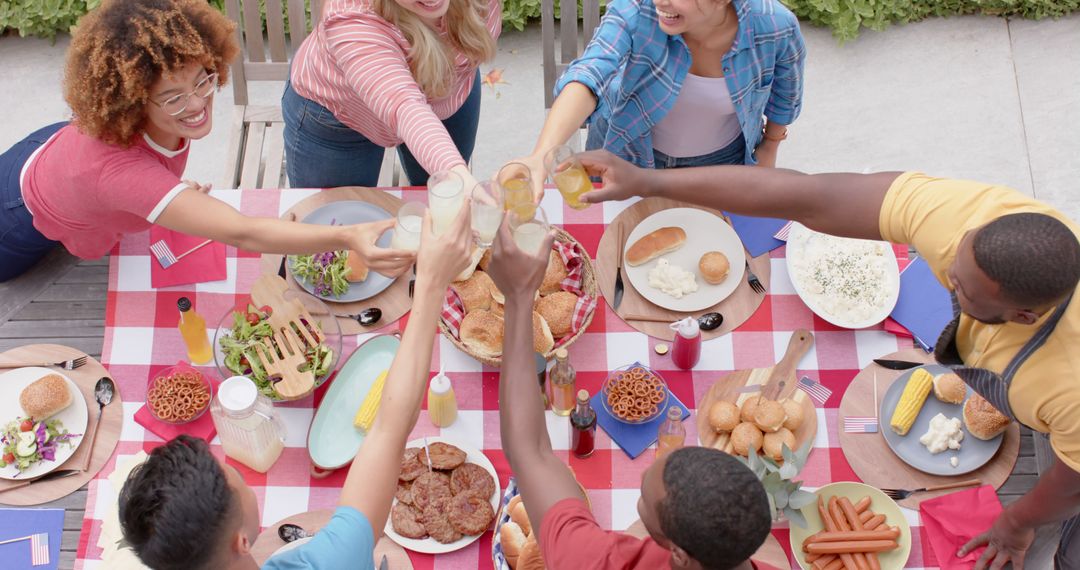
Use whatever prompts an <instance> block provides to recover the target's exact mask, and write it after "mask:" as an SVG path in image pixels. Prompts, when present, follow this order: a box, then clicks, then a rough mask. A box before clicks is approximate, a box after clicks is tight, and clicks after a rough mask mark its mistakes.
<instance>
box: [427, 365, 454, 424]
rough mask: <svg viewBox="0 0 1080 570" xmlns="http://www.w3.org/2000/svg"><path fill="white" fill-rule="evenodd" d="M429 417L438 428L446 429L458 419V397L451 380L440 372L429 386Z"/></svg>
mask: <svg viewBox="0 0 1080 570" xmlns="http://www.w3.org/2000/svg"><path fill="white" fill-rule="evenodd" d="M428 416H430V417H431V423H433V424H435V426H436V427H441V428H444V427H446V426H449V425H450V424H452V423H454V420H456V419H457V397H456V396H454V387H453V386H451V385H450V378H448V377H447V376H446V375H445V374H443V373H442V370H440V371H439V373H438V374H436V375H435V376H434V377H433V378H432V379H431V383H430V384H429V385H428Z"/></svg>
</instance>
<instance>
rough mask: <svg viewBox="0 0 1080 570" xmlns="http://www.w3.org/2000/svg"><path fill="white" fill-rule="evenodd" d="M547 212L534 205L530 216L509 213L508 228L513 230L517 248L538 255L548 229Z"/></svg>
mask: <svg viewBox="0 0 1080 570" xmlns="http://www.w3.org/2000/svg"><path fill="white" fill-rule="evenodd" d="M550 227H551V226H550V225H548V220H547V214H546V213H545V212H544V209H543V208H540V207H536V208H535V211H534V212H533V215H532V216H529V217H523V216H518V215H516V214H514V213H513V212H511V213H510V230H511V231H512V232H514V243H516V244H517V246H518V249H520V250H521V251H524V252H525V253H529V254H532V255H540V254H541V251H540V249H541V248H542V247H543V246H544V240H545V239H546V238H547V234H548V230H549V228H550Z"/></svg>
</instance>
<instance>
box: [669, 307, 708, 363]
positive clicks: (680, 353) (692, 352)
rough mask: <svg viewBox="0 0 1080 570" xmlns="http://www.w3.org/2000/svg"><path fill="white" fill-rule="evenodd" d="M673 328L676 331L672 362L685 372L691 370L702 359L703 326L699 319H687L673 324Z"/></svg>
mask: <svg viewBox="0 0 1080 570" xmlns="http://www.w3.org/2000/svg"><path fill="white" fill-rule="evenodd" d="M671 328H672V330H674V331H675V343H674V346H673V347H672V348H671V362H673V363H674V364H675V366H678V367H679V368H682V369H683V370H690V369H691V368H693V367H694V366H695V365H697V363H698V360H700V359H701V326H700V325H699V324H698V322H697V319H695V318H693V317H686V318H685V319H683V320H681V321H678V322H675V323H672V324H671Z"/></svg>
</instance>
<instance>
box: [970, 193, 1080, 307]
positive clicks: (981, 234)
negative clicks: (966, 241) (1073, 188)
mask: <svg viewBox="0 0 1080 570" xmlns="http://www.w3.org/2000/svg"><path fill="white" fill-rule="evenodd" d="M972 248H973V249H974V252H975V264H976V265H978V266H979V269H982V270H983V271H984V272H985V273H986V276H987V277H989V278H990V279H992V280H993V281H994V283H997V284H998V286H999V287H1001V294H1002V295H1003V296H1004V297H1005V298H1006V300H1008V301H1011V302H1013V303H1018V304H1021V305H1024V308H1028V309H1034V308H1039V307H1043V306H1045V305H1047V304H1048V303H1053V302H1056V301H1060V300H1061V299H1062V298H1063V297H1065V295H1067V294H1069V292H1071V291H1072V290H1074V289H1076V285H1077V282H1080V242H1078V241H1077V239H1076V234H1075V233H1073V231H1072V230H1071V229H1070V228H1069V226H1067V225H1065V224H1064V223H1063V222H1062V221H1061V220H1058V219H1057V218H1054V217H1052V216H1048V215H1046V214H1039V213H1034V212H1027V213H1021V214H1008V215H1005V216H1001V217H1000V218H998V219H996V220H994V221H992V222H990V223H989V224H986V225H985V226H983V227H982V228H980V229H979V231H978V233H976V234H975V241H974V242H973V243H972Z"/></svg>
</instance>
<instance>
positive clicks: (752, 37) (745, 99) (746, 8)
mask: <svg viewBox="0 0 1080 570" xmlns="http://www.w3.org/2000/svg"><path fill="white" fill-rule="evenodd" d="M733 2H734V5H735V12H736V14H737V15H738V18H739V30H738V33H737V35H736V37H735V42H734V44H733V46H732V49H731V51H729V52H728V53H727V54H725V55H724V58H723V70H724V77H725V78H726V80H727V86H728V91H730V93H731V101H732V103H734V104H735V112H736V114H737V115H738V117H739V124H740V125H741V126H742V134H743V137H744V138H745V140H746V159H745V163H746V164H755V163H756V162H757V160H756V159H755V158H754V149H755V148H757V145H758V143H759V142H761V138H762V129H763V127H764V123H763V120H762V116H763V115H764V116H765V117H767V118H768V120H769V121H770V122H774V123H778V124H781V125H789V124H791V123H792V122H793V121H795V118H796V117H798V116H799V110H800V108H801V105H802V92H803V62H804V60H805V59H806V50H805V46H804V44H803V37H802V32H800V31H799V21H798V19H796V18H795V15H794V14H792V13H791V11H790V10H788V9H787V8H785V7H784V6H783V5H781V4H780V2H779V1H778V0H733ZM690 62H691V56H690V49H689V48H688V47H687V46H686V42H685V41H683V39H682V37H681V36H671V35H668V34H667V33H665V32H664V31H663V30H661V29H660V24H659V22H658V21H657V15H656V7H655V6H654V5H653V3H652V0H611V2H610V3H608V5H607V13H606V14H605V15H604V18H603V20H602V21H601V22H600V26H599V27H598V28H597V29H596V33H595V34H594V35H593V38H592V40H591V41H590V42H589V45H587V46H586V47H585V51H584V53H582V55H581V57H579V58H578V59H576V60H574V61H573V63H571V64H570V66H569V67H568V68H567V70H566V73H564V74H563V75H562V77H560V78H559V81H558V83H557V84H556V85H555V95H556V96H557V95H558V94H559V93H560V92H561V91H562V90H563V88H564V87H566V85H567V84H569V83H570V82H571V81H577V82H578V83H581V84H583V85H585V86H586V87H588V88H589V89H590V90H592V92H593V94H594V95H595V96H596V98H597V106H596V110H595V111H594V112H593V114H592V115H591V116H590V117H589V120H588V123H589V129H590V136H589V140H590V142H591V143H593V142H597V143H598V141H599V140H601V139H602V140H603V148H605V149H607V150H609V151H611V152H613V153H615V154H617V155H619V156H621V157H622V158H624V159H626V160H629V161H630V162H633V163H634V164H636V165H638V166H642V167H646V168H652V167H653V148H652V130H653V127H654V126H655V125H656V124H657V123H658V122H660V120H661V119H663V118H664V116H665V115H667V113H668V112H669V111H670V110H671V108H672V107H673V106H674V105H675V99H676V98H677V97H678V96H679V90H680V88H681V87H682V82H683V79H684V78H685V77H686V74H687V73H688V72H689V70H690ZM593 131H597V132H593ZM600 135H602V137H601V136H600ZM590 146H593V145H592V144H591V145H590Z"/></svg>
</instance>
